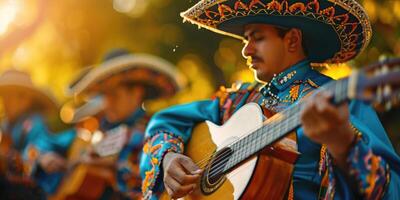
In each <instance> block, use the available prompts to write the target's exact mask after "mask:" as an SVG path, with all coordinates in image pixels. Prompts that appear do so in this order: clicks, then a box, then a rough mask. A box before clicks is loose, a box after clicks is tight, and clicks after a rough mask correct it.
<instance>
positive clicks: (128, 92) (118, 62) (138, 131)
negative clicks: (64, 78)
mask: <svg viewBox="0 0 400 200" xmlns="http://www.w3.org/2000/svg"><path fill="white" fill-rule="evenodd" d="M180 84H181V83H180V81H179V80H178V73H177V71H176V69H175V67H174V66H173V65H172V64H170V63H169V62H167V61H166V60H164V59H162V58H159V57H155V56H151V55H147V54H130V53H128V52H127V51H126V50H122V49H118V50H114V51H111V52H110V53H109V54H107V55H106V56H105V58H104V61H103V63H101V64H100V65H99V66H96V67H94V68H93V69H92V70H90V71H89V72H88V73H87V74H86V75H85V76H84V77H82V79H81V80H80V81H79V82H77V83H76V84H74V86H73V87H72V88H71V92H72V93H74V94H75V95H86V96H90V97H96V98H100V99H102V102H103V103H102V107H103V110H102V115H103V116H104V117H103V118H102V119H101V120H100V130H101V131H102V132H104V133H105V136H104V137H103V141H104V140H107V136H109V135H115V134H126V136H124V138H125V137H126V139H124V145H123V147H122V149H121V150H120V151H119V152H118V153H117V156H116V157H115V156H114V157H113V156H111V157H110V156H107V157H102V156H101V155H99V154H101V152H96V150H93V152H92V153H90V154H89V155H88V156H85V157H83V159H82V162H84V163H87V164H93V165H97V166H104V167H110V168H115V169H116V179H117V187H116V190H117V192H113V193H114V194H112V195H111V194H110V193H112V192H111V191H105V193H104V194H103V196H102V199H107V198H110V196H113V197H111V198H116V196H115V195H120V196H119V197H118V198H122V199H125V198H129V199H138V198H140V196H141V187H140V185H141V178H140V175H139V165H138V164H139V158H140V154H141V151H142V146H143V138H144V130H145V127H146V125H147V122H148V120H149V116H148V114H147V113H146V111H145V108H144V101H146V100H154V99H158V98H165V97H171V96H172V95H174V94H175V93H176V92H177V91H178V89H179V88H180ZM101 142H102V141H100V143H101ZM100 145H102V144H100ZM104 145H107V144H104ZM104 145H103V146H104ZM103 153H104V152H103ZM93 187H95V186H93ZM116 193H119V194H116Z"/></svg>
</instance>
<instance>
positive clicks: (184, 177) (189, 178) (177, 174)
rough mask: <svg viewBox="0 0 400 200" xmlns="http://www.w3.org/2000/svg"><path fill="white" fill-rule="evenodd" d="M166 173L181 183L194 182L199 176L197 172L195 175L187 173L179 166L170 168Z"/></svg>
mask: <svg viewBox="0 0 400 200" xmlns="http://www.w3.org/2000/svg"><path fill="white" fill-rule="evenodd" d="M168 174H169V175H170V176H171V177H173V178H174V179H175V180H176V181H178V182H179V183H180V184H182V185H187V184H192V183H196V182H197V181H198V180H199V178H200V175H199V174H195V175H192V174H187V173H186V171H185V170H184V169H182V168H181V167H178V168H176V169H174V170H170V172H168Z"/></svg>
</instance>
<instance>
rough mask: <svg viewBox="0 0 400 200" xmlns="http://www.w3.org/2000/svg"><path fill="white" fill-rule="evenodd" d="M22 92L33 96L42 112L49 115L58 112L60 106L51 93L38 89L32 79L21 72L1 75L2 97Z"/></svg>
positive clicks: (9, 71)
mask: <svg viewBox="0 0 400 200" xmlns="http://www.w3.org/2000/svg"><path fill="white" fill-rule="evenodd" d="M17 90H19V91H22V92H24V93H26V94H29V95H31V96H32V97H33V98H34V101H35V103H36V104H39V105H38V106H40V108H39V109H40V110H39V111H42V112H44V113H47V114H54V113H55V112H57V110H58V104H57V101H56V99H55V98H54V96H53V95H52V93H50V91H48V90H46V89H43V88H39V87H36V86H35V85H34V84H33V82H32V79H31V77H30V76H29V75H28V74H27V73H25V72H21V71H17V70H8V71H5V72H4V73H3V74H1V75H0V95H7V94H9V93H12V92H15V91H17Z"/></svg>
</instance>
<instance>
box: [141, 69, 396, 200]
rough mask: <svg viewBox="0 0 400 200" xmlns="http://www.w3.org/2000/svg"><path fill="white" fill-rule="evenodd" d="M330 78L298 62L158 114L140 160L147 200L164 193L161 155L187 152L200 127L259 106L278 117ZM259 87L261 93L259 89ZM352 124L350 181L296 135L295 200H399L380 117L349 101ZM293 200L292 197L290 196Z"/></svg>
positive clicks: (391, 153) (393, 160) (321, 150)
mask: <svg viewBox="0 0 400 200" xmlns="http://www.w3.org/2000/svg"><path fill="white" fill-rule="evenodd" d="M330 80H331V79H330V78H328V77H326V76H324V75H322V74H320V73H319V72H317V71H314V70H312V69H311V67H310V65H309V62H307V61H303V62H301V63H298V64H296V65H294V66H292V67H290V68H289V69H287V70H285V71H284V72H282V73H280V74H279V75H277V76H276V77H274V78H273V80H272V81H271V82H270V83H268V84H267V85H265V86H260V85H259V84H242V85H236V86H234V87H233V88H230V89H225V88H221V90H220V91H219V92H217V94H216V97H215V98H214V99H212V100H205V101H198V102H193V103H190V104H184V105H178V106H174V107H170V108H168V109H165V110H163V111H160V112H158V113H156V114H155V115H154V116H153V118H152V119H151V121H150V122H149V125H148V127H147V129H146V143H145V145H144V155H143V157H142V159H141V164H140V168H141V175H142V177H143V185H142V190H143V194H144V197H145V198H147V199H157V195H158V194H159V193H160V192H161V191H162V190H163V187H164V186H163V183H162V177H163V174H162V173H163V172H162V167H161V166H160V164H161V162H162V159H163V156H164V155H165V154H166V153H167V152H171V151H172V152H178V153H183V152H184V146H185V144H186V143H187V141H188V139H189V138H190V133H191V131H192V128H193V126H194V125H195V124H196V123H199V122H202V121H205V120H209V121H211V122H213V123H216V124H223V123H224V122H225V121H226V120H227V119H229V117H230V116H231V115H232V114H233V113H234V112H235V111H236V110H237V109H239V108H240V107H241V106H243V105H244V104H246V103H248V102H257V103H258V104H259V105H260V106H262V107H265V108H268V109H269V110H272V111H275V112H279V111H281V110H283V109H285V108H286V107H287V106H289V105H291V104H293V103H296V102H297V101H298V100H299V99H301V98H302V97H304V96H305V95H306V94H308V93H309V92H310V91H312V90H314V89H316V88H318V87H319V86H321V85H323V84H325V83H327V82H328V81H330ZM260 87H261V90H260V91H259V90H258V89H259V88H260ZM349 109H350V113H351V116H350V121H351V123H352V125H353V126H354V131H355V134H359V139H358V140H357V141H356V142H355V144H354V146H353V147H352V149H351V151H350V154H349V156H348V158H347V160H348V163H349V165H350V173H349V177H348V178H349V180H351V181H347V179H346V176H345V175H344V174H343V172H341V171H340V170H339V168H338V167H337V166H335V164H334V162H333V161H332V160H331V158H330V156H329V154H328V152H327V151H326V148H325V147H324V146H323V145H322V146H321V145H319V144H317V143H314V142H313V141H311V140H310V139H308V138H307V137H306V136H305V135H304V132H303V129H302V128H301V127H300V128H298V129H297V130H296V135H297V145H298V151H299V152H300V153H301V155H300V156H299V158H298V160H297V161H296V163H295V168H294V172H293V178H292V180H293V188H294V194H293V197H294V199H307V200H308V199H356V198H363V199H382V198H383V199H399V198H400V193H399V191H398V190H397V189H396V188H399V187H400V180H399V175H400V167H399V166H400V159H399V156H398V155H397V154H396V153H395V152H394V150H393V148H392V145H391V144H390V141H389V139H388V137H387V136H386V133H385V130H384V128H383V127H382V125H381V123H380V122H379V120H378V118H377V115H376V113H375V112H374V111H373V109H371V108H370V107H369V106H368V105H366V104H364V103H363V102H359V101H351V102H350V105H349ZM289 196H290V195H289Z"/></svg>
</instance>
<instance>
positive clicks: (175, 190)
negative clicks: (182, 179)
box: [164, 178, 196, 198]
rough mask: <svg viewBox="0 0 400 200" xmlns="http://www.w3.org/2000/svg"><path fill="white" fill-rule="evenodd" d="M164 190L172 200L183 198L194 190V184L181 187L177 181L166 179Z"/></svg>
mask: <svg viewBox="0 0 400 200" xmlns="http://www.w3.org/2000/svg"><path fill="white" fill-rule="evenodd" d="M164 184H165V186H166V187H165V188H166V189H167V192H168V193H169V194H170V196H171V197H172V198H180V197H184V196H186V195H187V194H189V193H190V192H192V191H193V190H194V188H195V187H196V184H189V185H181V184H180V183H179V182H178V181H176V180H175V179H173V178H167V179H165V180H164Z"/></svg>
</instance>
